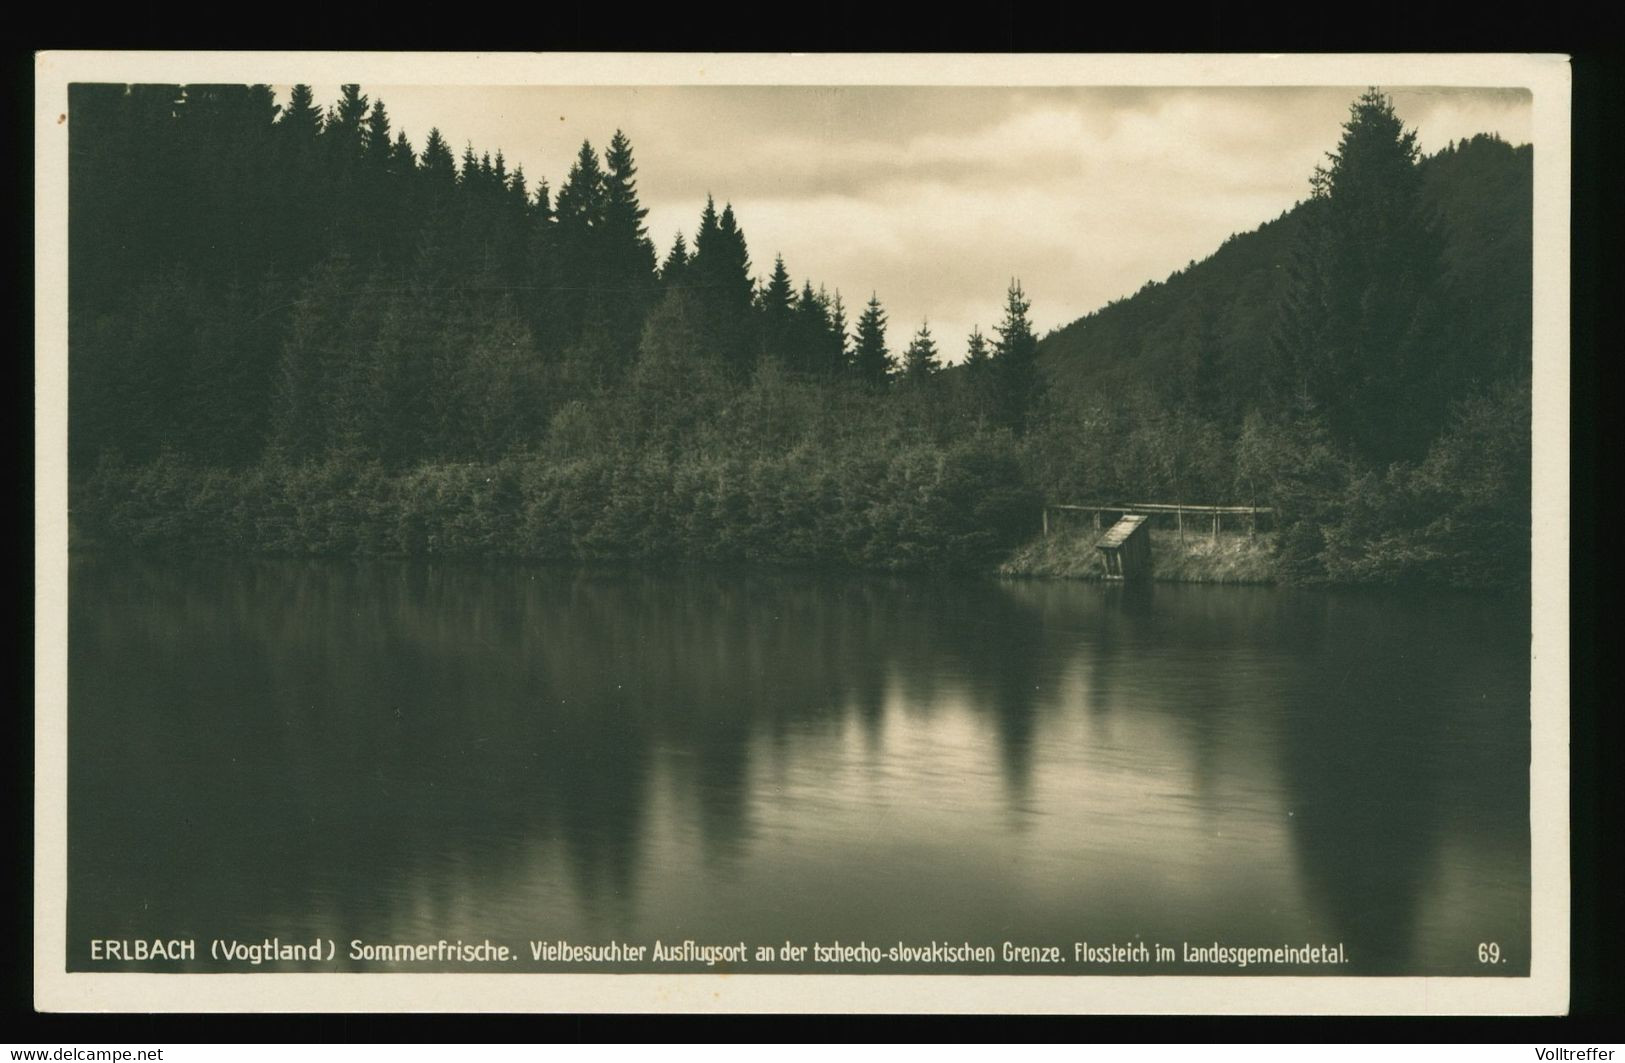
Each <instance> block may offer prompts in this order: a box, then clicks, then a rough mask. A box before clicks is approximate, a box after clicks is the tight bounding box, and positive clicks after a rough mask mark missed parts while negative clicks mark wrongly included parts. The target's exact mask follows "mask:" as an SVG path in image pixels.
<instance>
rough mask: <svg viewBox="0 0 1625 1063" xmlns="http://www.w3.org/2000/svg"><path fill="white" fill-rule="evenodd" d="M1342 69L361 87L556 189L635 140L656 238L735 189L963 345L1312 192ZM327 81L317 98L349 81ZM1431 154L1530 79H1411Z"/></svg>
mask: <svg viewBox="0 0 1625 1063" xmlns="http://www.w3.org/2000/svg"><path fill="white" fill-rule="evenodd" d="M1362 89H1363V86H1352V87H1348V88H1219V89H1198V88H1166V89H1158V88H1047V89H1030V88H1022V89H1009V88H975V89H972V88H900V87H797V88H788V87H700V86H694V87H657V88H557V87H553V88H539V87H527V88H495V89H493V88H456V89H447V88H425V87H412V86H400V87H396V86H384V87H378V88H373V87H368V91H369V92H372V93H374V94H376V95H378V96H381V97H382V98H383V99H384V100H385V101H386V103H387V105H388V107H389V109H390V113H391V115H392V116H393V117H394V119H395V122H396V125H397V127H404V128H406V129H408V130H410V131H411V132H412V134H413V138H414V141H415V142H416V143H421V142H422V139H423V136H424V135H425V134H426V133H427V131H428V128H429V127H430V126H431V125H433V126H438V127H439V128H440V129H441V131H442V133H443V134H444V135H445V136H446V137H447V138H448V139H449V140H450V141H451V143H452V144H453V145H454V146H455V147H458V148H460V147H461V146H462V144H463V143H464V142H465V141H472V142H473V143H474V144H475V146H476V148H478V149H482V150H483V149H490V150H493V151H494V150H495V149H497V148H499V147H500V148H501V149H502V150H503V152H504V154H505V156H506V158H507V160H508V163H509V165H510V167H511V166H514V165H522V166H523V167H524V170H525V173H526V175H527V177H528V178H529V179H530V181H531V183H532V186H533V187H534V185H535V184H536V183H537V181H538V180H539V179H542V178H545V179H547V180H548V182H549V183H550V184H551V185H552V187H553V188H554V189H555V190H557V188H558V187H559V184H560V182H561V181H562V180H563V176H564V174H565V172H566V171H567V170H568V168H569V165H570V161H571V159H573V157H574V155H575V153H576V150H577V149H578V148H579V146H580V143H581V141H582V139H584V138H585V139H590V140H591V141H592V142H593V143H594V144H595V145H598V146H599V147H600V148H602V147H603V146H604V145H605V144H607V142H608V140H609V138H610V136H611V135H612V134H613V133H614V132H615V130H617V129H622V130H624V131H625V132H626V134H627V135H628V137H629V138H630V139H631V141H632V144H633V146H634V149H635V151H636V154H637V160H638V164H639V190H640V194H641V196H642V199H643V202H644V204H645V206H647V207H648V208H649V218H648V225H649V230H650V235H651V237H652V238H653V239H654V241H655V243H656V245H657V247H658V248H659V251H660V253H661V255H662V257H664V254H665V252H666V250H667V248H669V247H670V245H671V242H672V238H673V236H674V235H675V233H676V232H677V231H678V230H679V229H681V230H682V231H684V232H685V233H686V234H687V235H688V236H690V237H692V235H693V231H694V227H695V225H696V223H697V221H698V218H699V213H700V209H701V208H702V206H703V205H704V202H705V197H706V195H707V194H708V193H709V194H712V195H714V196H715V197H716V199H717V202H718V203H719V204H721V203H723V202H731V203H732V204H733V205H734V208H735V212H736V213H737V215H738V217H739V220H740V224H741V226H742V228H743V229H744V232H745V236H746V238H747V240H748V242H749V246H750V251H751V257H752V261H753V263H754V266H755V269H756V272H757V274H758V275H759V276H761V275H765V274H766V273H767V272H768V270H769V269H770V268H771V266H772V263H773V258H774V255H775V254H783V256H784V258H785V261H786V264H787V266H788V267H789V269H790V271H791V273H792V274H793V275H794V276H795V278H796V280H797V283H798V285H799V283H800V281H801V280H802V279H804V278H810V279H811V280H812V282H813V284H814V286H817V285H819V284H823V285H825V286H827V287H828V288H830V289H831V290H833V289H836V288H838V289H840V291H841V292H842V293H843V295H844V296H845V300H846V302H847V305H848V307H849V308H854V309H852V310H851V316H852V317H853V318H854V319H855V317H856V310H855V308H856V307H858V306H860V305H861V304H862V303H863V302H865V301H866V300H867V299H868V297H869V293H870V292H871V291H873V292H876V293H878V294H879V297H880V299H881V301H882V303H883V304H884V305H885V307H886V309H887V312H888V314H889V315H890V319H891V321H892V330H893V332H894V333H895V335H893V336H892V337H891V339H892V345H893V346H894V347H901V346H902V345H903V344H904V343H905V342H906V338H907V336H908V335H909V334H911V333H912V332H913V331H914V330H915V329H916V328H918V326H919V323H920V321H922V320H924V319H926V318H929V319H930V321H931V324H932V331H933V333H934V334H935V335H936V336H937V337H938V338H939V342H940V344H941V346H942V348H943V349H944V352H945V353H946V354H947V355H948V356H949V357H950V358H957V357H958V356H959V355H960V353H961V352H962V350H963V337H964V335H965V333H966V332H968V331H969V329H970V327H971V326H972V325H973V324H978V323H979V324H980V325H981V326H982V328H983V330H984V331H990V329H991V326H992V325H993V324H994V323H995V321H996V320H997V316H998V314H999V312H1000V309H1001V307H1002V305H1003V299H1004V292H1005V288H1006V286H1007V285H1008V283H1009V282H1010V279H1011V278H1012V277H1015V276H1019V277H1020V278H1021V279H1022V282H1023V284H1024V286H1025V288H1026V290H1027V292H1028V294H1029V295H1030V297H1031V298H1032V300H1033V318H1034V321H1035V324H1036V325H1037V326H1038V327H1039V329H1040V330H1041V331H1042V330H1047V329H1049V328H1053V327H1057V326H1060V325H1062V324H1065V323H1067V322H1068V321H1071V320H1073V319H1075V318H1077V317H1078V316H1080V315H1082V314H1085V313H1088V312H1090V311H1092V310H1095V309H1097V308H1098V307H1100V306H1101V305H1103V304H1104V303H1106V302H1107V301H1109V300H1111V299H1115V298H1119V297H1122V296H1124V295H1127V294H1130V293H1132V292H1134V291H1136V290H1137V289H1139V288H1140V287H1141V286H1142V285H1143V284H1144V283H1145V282H1146V281H1147V280H1152V279H1156V280H1161V279H1163V278H1165V277H1166V276H1167V275H1168V274H1169V273H1170V272H1172V271H1173V270H1175V269H1179V268H1182V267H1183V266H1184V265H1185V264H1186V263H1187V262H1189V261H1190V260H1192V259H1201V258H1204V257H1206V256H1207V255H1208V254H1210V253H1212V252H1213V251H1214V250H1215V249H1216V248H1217V247H1218V245H1219V244H1220V243H1221V242H1222V241H1223V240H1224V239H1225V238H1226V237H1227V236H1229V235H1230V234H1231V233H1234V232H1244V231H1247V230H1250V229H1252V228H1255V227H1256V226H1258V225H1259V224H1261V223H1263V222H1264V221H1267V220H1269V219H1271V218H1273V217H1275V216H1277V215H1279V214H1280V213H1281V212H1282V211H1283V210H1285V209H1287V208H1289V207H1291V206H1292V205H1293V203H1294V202H1296V201H1297V200H1299V199H1301V198H1302V197H1303V196H1304V195H1306V194H1307V190H1308V177H1309V174H1310V172H1311V171H1312V170H1313V168H1314V167H1315V165H1316V164H1317V163H1319V162H1321V161H1322V160H1323V159H1324V157H1325V153H1326V152H1328V151H1330V150H1331V149H1332V148H1333V147H1334V146H1335V145H1336V143H1337V139H1338V136H1339V134H1340V127H1341V124H1342V122H1343V121H1344V120H1346V118H1347V117H1348V108H1349V104H1350V103H1351V102H1352V101H1353V100H1354V98H1355V97H1356V96H1358V95H1359V93H1360V92H1361V91H1362ZM336 92H337V89H336V87H334V88H332V89H319V90H318V96H319V98H329V97H331V96H334V95H336ZM1393 95H1394V99H1395V106H1396V109H1397V110H1398V111H1399V113H1400V115H1401V116H1402V117H1403V118H1404V119H1405V121H1406V123H1407V124H1408V125H1409V126H1411V127H1414V128H1417V129H1418V130H1419V133H1420V136H1421V141H1422V143H1423V145H1424V148H1425V149H1426V150H1428V151H1434V150H1437V149H1438V148H1440V147H1443V146H1444V144H1445V143H1446V142H1448V141H1449V140H1453V139H1460V138H1461V137H1464V136H1469V135H1471V134H1473V133H1476V132H1480V131H1486V130H1494V131H1499V132H1500V133H1501V135H1502V136H1503V137H1505V138H1507V139H1509V140H1512V141H1514V142H1520V141H1523V140H1527V138H1528V135H1529V127H1530V99H1529V96H1528V94H1527V93H1524V92H1521V91H1503V90H1495V89H1486V90H1464V89H1449V88H1442V89H1441V88H1402V89H1399V90H1396V91H1394V93H1393Z"/></svg>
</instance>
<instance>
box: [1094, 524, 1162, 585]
mask: <svg viewBox="0 0 1625 1063" xmlns="http://www.w3.org/2000/svg"><path fill="white" fill-rule="evenodd" d="M1147 519H1148V518H1146V517H1144V516H1141V515H1139V514H1137V513H1131V514H1129V515H1128V516H1126V517H1123V518H1121V519H1120V520H1118V522H1117V523H1116V524H1113V525H1112V526H1111V529H1110V530H1109V531H1107V532H1106V534H1105V535H1102V536H1101V537H1100V541H1099V542H1097V543H1095V549H1096V550H1099V551H1100V555H1101V560H1102V561H1104V562H1105V565H1106V578H1107V579H1122V580H1128V579H1142V578H1144V577H1146V576H1149V575H1151V529H1150V528H1147V527H1146V526H1145V522H1146V520H1147Z"/></svg>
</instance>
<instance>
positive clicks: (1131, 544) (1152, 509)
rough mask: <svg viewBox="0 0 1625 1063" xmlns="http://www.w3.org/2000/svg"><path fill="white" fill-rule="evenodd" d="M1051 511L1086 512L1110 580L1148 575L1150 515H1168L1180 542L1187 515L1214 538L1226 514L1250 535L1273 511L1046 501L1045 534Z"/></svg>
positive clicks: (1096, 547) (1158, 504)
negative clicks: (1067, 503)
mask: <svg viewBox="0 0 1625 1063" xmlns="http://www.w3.org/2000/svg"><path fill="white" fill-rule="evenodd" d="M1051 511H1055V512H1056V514H1057V515H1058V516H1059V515H1060V514H1063V513H1086V514H1089V516H1090V518H1091V521H1092V523H1093V525H1094V532H1095V534H1096V535H1098V536H1099V539H1098V540H1097V541H1096V542H1095V549H1097V550H1099V551H1100V554H1101V561H1102V563H1104V565H1105V566H1106V578H1107V579H1110V580H1128V579H1138V578H1140V577H1142V576H1148V575H1150V573H1151V528H1150V523H1151V520H1152V519H1153V518H1156V517H1159V516H1160V517H1162V519H1163V520H1164V522H1166V521H1167V519H1168V518H1169V517H1172V518H1173V522H1174V525H1175V526H1176V527H1177V528H1178V529H1179V538H1180V541H1181V542H1183V541H1184V539H1185V519H1186V517H1187V516H1189V517H1190V518H1191V519H1192V520H1193V521H1198V522H1200V523H1202V524H1206V525H1207V530H1208V531H1209V532H1210V534H1211V535H1212V536H1213V538H1214V539H1217V538H1218V537H1219V533H1220V532H1221V531H1222V530H1223V528H1224V521H1225V518H1226V517H1230V518H1231V519H1232V520H1233V521H1236V522H1240V521H1243V520H1244V521H1245V523H1246V526H1247V534H1248V535H1249V536H1252V535H1255V534H1257V532H1258V519H1259V517H1261V516H1262V517H1270V516H1273V515H1274V513H1275V511H1274V510H1273V509H1270V508H1269V507H1267V506H1188V505H1184V504H1183V503H1178V502H1176V503H1172V504H1170V503H1165V502H1113V503H1110V504H1107V505H1099V506H1074V505H1062V504H1060V503H1050V504H1048V505H1046V506H1045V507H1044V535H1045V536H1046V537H1047V536H1048V535H1049V533H1050V513H1051ZM1102 528H1105V529H1106V532H1105V534H1104V535H1101V534H1100V533H1101V529H1102Z"/></svg>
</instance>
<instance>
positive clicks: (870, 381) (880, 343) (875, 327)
mask: <svg viewBox="0 0 1625 1063" xmlns="http://www.w3.org/2000/svg"><path fill="white" fill-rule="evenodd" d="M852 368H853V371H854V372H855V373H856V374H857V377H858V379H859V380H861V381H863V382H864V383H865V384H867V385H869V386H870V387H877V388H878V387H883V386H885V384H886V382H887V381H888V380H890V379H891V375H892V373H893V372H895V371H896V368H897V360H896V359H895V358H893V357H892V355H891V352H890V351H888V350H886V314H885V312H884V311H883V310H881V308H880V297H879V296H878V295H876V294H871V295H870V296H869V305H868V306H866V307H865V308H864V311H863V316H862V317H860V318H858V337H857V344H856V346H855V349H854V350H853V352H852Z"/></svg>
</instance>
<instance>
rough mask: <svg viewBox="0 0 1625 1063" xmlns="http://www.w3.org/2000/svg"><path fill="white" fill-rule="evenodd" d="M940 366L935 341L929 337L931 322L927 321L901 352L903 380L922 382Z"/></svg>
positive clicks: (914, 383) (928, 378)
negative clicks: (906, 348)
mask: <svg viewBox="0 0 1625 1063" xmlns="http://www.w3.org/2000/svg"><path fill="white" fill-rule="evenodd" d="M941 368H942V361H941V359H940V358H938V357H937V343H936V341H935V340H933V339H932V338H931V323H930V322H929V321H927V322H925V323H923V324H921V325H920V331H918V332H916V333H915V334H914V338H913V339H912V340H911V341H909V345H908V350H906V351H905V352H903V380H904V381H905V382H906V383H909V384H913V385H920V384H924V383H925V382H926V381H928V380H930V379H931V377H932V376H933V375H935V374H936V372H937V371H938V370H940V369H941Z"/></svg>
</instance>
